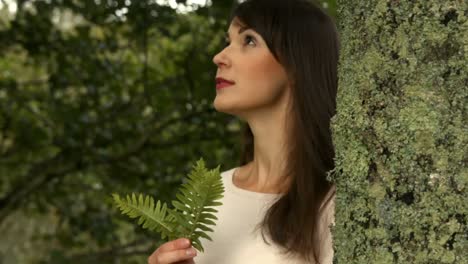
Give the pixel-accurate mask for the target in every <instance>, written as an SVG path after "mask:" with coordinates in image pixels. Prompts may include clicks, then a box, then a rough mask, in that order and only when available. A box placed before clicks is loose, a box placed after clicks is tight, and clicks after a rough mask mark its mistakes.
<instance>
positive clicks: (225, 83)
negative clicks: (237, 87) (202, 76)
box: [216, 77, 234, 90]
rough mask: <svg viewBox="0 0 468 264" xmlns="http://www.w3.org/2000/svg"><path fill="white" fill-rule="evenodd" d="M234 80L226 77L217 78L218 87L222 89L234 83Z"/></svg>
mask: <svg viewBox="0 0 468 264" xmlns="http://www.w3.org/2000/svg"><path fill="white" fill-rule="evenodd" d="M233 84H234V82H233V81H229V80H226V79H224V78H220V77H218V78H216V89H217V90H219V89H222V88H226V87H228V86H231V85H233Z"/></svg>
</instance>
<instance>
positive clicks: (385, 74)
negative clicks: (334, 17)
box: [332, 0, 468, 263]
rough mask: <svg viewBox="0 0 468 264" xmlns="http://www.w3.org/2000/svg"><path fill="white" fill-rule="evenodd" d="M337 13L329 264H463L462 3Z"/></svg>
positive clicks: (372, 5) (466, 174) (397, 4)
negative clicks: (333, 189) (334, 193)
mask: <svg viewBox="0 0 468 264" xmlns="http://www.w3.org/2000/svg"><path fill="white" fill-rule="evenodd" d="M338 7H339V9H338V17H339V18H340V21H339V25H338V28H339V31H340V39H341V43H342V47H341V57H340V66H339V91H338V98H337V115H336V116H335V117H334V118H333V120H332V131H333V140H334V144H335V147H336V171H335V172H334V174H332V175H333V176H332V179H333V180H334V181H335V182H336V185H337V196H336V215H335V217H336V220H335V221H336V225H335V227H334V228H333V230H332V232H333V237H334V249H335V259H334V263H468V259H467V254H466V250H467V248H468V246H467V234H468V229H467V225H466V223H467V211H468V210H467V208H468V199H467V197H468V196H467V195H466V188H467V183H468V170H467V167H466V164H467V161H468V157H467V146H468V127H467V124H468V121H467V111H466V110H467V105H466V102H467V98H468V89H467V87H468V81H467V76H468V73H467V61H468V58H467V54H466V52H467V51H468V36H467V32H468V22H467V15H466V14H467V2H466V1H462V0H450V1H447V0H415V1H399V0H369V1H348V0H346V1H345V0H339V1H338Z"/></svg>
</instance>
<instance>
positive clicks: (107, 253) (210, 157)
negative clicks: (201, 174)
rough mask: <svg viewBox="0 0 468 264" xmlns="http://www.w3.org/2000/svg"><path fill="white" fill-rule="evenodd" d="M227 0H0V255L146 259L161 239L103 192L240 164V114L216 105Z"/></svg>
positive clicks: (173, 181) (168, 183) (138, 188)
mask: <svg viewBox="0 0 468 264" xmlns="http://www.w3.org/2000/svg"><path fill="white" fill-rule="evenodd" d="M234 4H235V2H233V1H229V0H225V1H221V0H213V1H203V0H202V1H200V0H199V1H183V0H182V1H181V0H177V1H174V0H171V1H164V0H132V1H130V0H73V1H72V0H53V1H45V0H29V1H28V0H17V1H13V0H2V1H0V234H1V235H0V263H4V264H10V263H15V264H22V263H28V264H29V263H70V264H71V263H145V261H146V259H147V257H148V255H149V254H150V253H151V252H152V251H153V250H154V249H155V247H156V246H157V244H158V243H159V238H158V236H157V235H156V234H151V233H148V232H145V231H143V230H142V229H141V228H139V227H136V225H135V224H133V223H132V222H131V221H129V220H128V219H127V218H126V217H123V216H121V215H120V213H119V212H118V211H117V210H116V209H115V208H114V207H113V205H112V203H111V200H110V194H111V193H112V192H117V193H130V192H141V193H146V194H150V195H152V196H153V197H156V198H157V199H161V200H165V201H169V200H170V199H171V198H173V197H174V190H175V188H177V186H179V184H180V183H181V181H182V179H183V178H184V177H185V176H186V175H187V174H188V172H189V171H190V170H191V169H192V166H193V164H194V163H195V161H196V160H198V159H199V158H200V157H203V158H204V159H205V161H206V164H207V167H209V168H213V167H215V166H217V165H221V169H222V170H225V169H228V168H231V167H233V166H237V164H238V163H237V162H238V160H239V154H240V149H239V142H240V141H239V140H240V135H239V130H240V127H241V124H240V121H239V120H237V119H236V118H234V117H232V116H229V115H226V114H222V113H217V112H216V111H215V110H214V108H213V106H212V101H213V99H214V97H215V95H216V91H215V84H214V77H215V74H216V66H215V65H214V64H213V63H212V57H213V55H214V54H216V53H217V52H218V51H219V50H221V49H222V47H223V44H224V39H223V36H224V32H225V31H226V30H227V27H228V22H229V21H227V19H228V16H229V13H230V11H231V9H232V7H233V5H234ZM322 4H323V6H324V7H325V8H326V9H327V10H329V11H330V13H331V14H332V15H333V16H334V15H335V10H336V3H335V1H324V2H322Z"/></svg>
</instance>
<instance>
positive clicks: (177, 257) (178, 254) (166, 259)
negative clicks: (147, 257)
mask: <svg viewBox="0 0 468 264" xmlns="http://www.w3.org/2000/svg"><path fill="white" fill-rule="evenodd" d="M196 255H197V253H196V250H195V249H194V248H192V247H191V248H188V249H179V250H174V251H169V252H164V253H160V254H157V255H156V262H155V264H169V263H174V262H176V263H177V262H179V261H185V260H189V259H191V258H193V257H195V256H196Z"/></svg>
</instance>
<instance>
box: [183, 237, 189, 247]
mask: <svg viewBox="0 0 468 264" xmlns="http://www.w3.org/2000/svg"><path fill="white" fill-rule="evenodd" d="M189 245H190V240H188V239H184V240H183V241H182V246H184V247H186V246H189Z"/></svg>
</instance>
